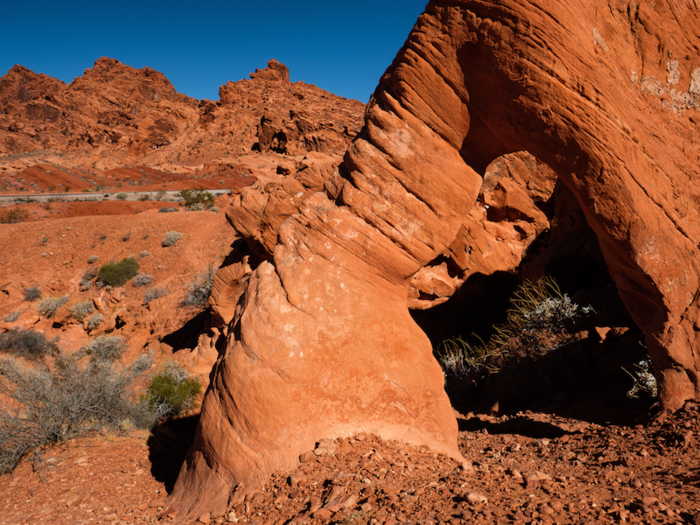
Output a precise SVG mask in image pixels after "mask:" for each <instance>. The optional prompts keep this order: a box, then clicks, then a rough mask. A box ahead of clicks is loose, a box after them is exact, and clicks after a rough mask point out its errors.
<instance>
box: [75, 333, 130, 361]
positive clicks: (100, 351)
mask: <svg viewBox="0 0 700 525" xmlns="http://www.w3.org/2000/svg"><path fill="white" fill-rule="evenodd" d="M126 348H127V344H126V341H124V338H123V337H119V336H117V335H101V336H99V337H97V338H95V340H94V341H92V342H90V343H89V344H88V345H87V346H86V347H85V348H83V349H82V351H83V353H85V354H87V355H89V356H91V357H92V359H93V360H94V361H104V362H113V361H117V360H118V359H119V358H120V357H121V356H122V354H124V351H125V350H126Z"/></svg>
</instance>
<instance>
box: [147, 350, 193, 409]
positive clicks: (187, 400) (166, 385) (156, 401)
mask: <svg viewBox="0 0 700 525" xmlns="http://www.w3.org/2000/svg"><path fill="white" fill-rule="evenodd" d="M201 391H202V383H200V381H199V379H197V378H192V377H190V374H189V373H188V372H187V370H185V369H184V368H182V367H181V366H179V365H178V364H177V363H175V362H173V361H170V362H167V363H165V364H164V365H163V367H162V368H161V370H160V372H159V373H158V374H156V375H155V376H153V379H152V380H151V385H150V386H149V387H148V391H147V392H146V395H145V396H144V397H143V398H142V402H143V403H145V404H146V406H148V408H149V409H150V410H151V411H153V412H155V414H156V416H157V417H158V419H171V418H173V417H175V416H178V415H180V414H183V413H187V412H189V411H190V410H192V409H193V408H196V407H197V403H196V399H197V396H198V395H199V393H200V392H201Z"/></svg>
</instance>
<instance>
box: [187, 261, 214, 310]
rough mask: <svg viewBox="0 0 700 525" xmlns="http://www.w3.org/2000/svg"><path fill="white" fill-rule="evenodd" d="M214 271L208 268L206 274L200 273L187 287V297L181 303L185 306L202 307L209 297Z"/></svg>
mask: <svg viewBox="0 0 700 525" xmlns="http://www.w3.org/2000/svg"><path fill="white" fill-rule="evenodd" d="M215 273H216V270H214V268H209V269H208V270H207V271H206V272H203V273H200V274H199V275H198V276H197V277H196V278H195V280H194V281H192V282H191V283H190V284H189V285H188V287H187V288H188V290H187V295H186V296H185V299H184V300H183V301H182V304H183V305H185V306H203V305H204V304H206V302H207V301H208V300H209V296H210V295H211V284H212V279H214V274H215Z"/></svg>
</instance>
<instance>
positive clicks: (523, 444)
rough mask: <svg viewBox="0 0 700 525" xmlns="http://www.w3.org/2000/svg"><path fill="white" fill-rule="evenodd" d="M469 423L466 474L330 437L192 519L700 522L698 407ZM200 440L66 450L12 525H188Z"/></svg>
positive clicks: (3, 484) (35, 477) (1, 487)
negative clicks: (182, 483)
mask: <svg viewBox="0 0 700 525" xmlns="http://www.w3.org/2000/svg"><path fill="white" fill-rule="evenodd" d="M598 416H600V417H606V416H607V414H605V412H598ZM459 421H460V428H461V429H462V430H461V431H460V436H459V444H460V450H461V451H462V453H463V455H464V457H465V458H466V459H467V462H466V464H465V465H466V466H463V465H461V464H459V463H457V462H455V461H454V460H452V459H450V458H447V457H445V456H442V455H439V454H435V453H434V452H432V451H430V450H428V449H426V448H420V447H412V446H408V445H406V444H405V443H400V442H383V441H381V440H379V439H377V438H376V437H374V436H371V435H367V434H362V433H360V434H357V435H355V436H352V437H350V438H344V439H338V440H323V441H321V442H319V443H318V444H317V445H316V446H315V447H313V448H312V449H311V450H308V451H307V452H305V453H304V454H302V455H301V458H300V460H301V461H300V464H299V466H298V467H296V468H294V469H292V470H289V471H285V472H278V473H275V474H273V476H272V477H271V478H270V480H269V481H268V482H267V483H265V484H264V485H261V486H257V487H254V488H253V490H252V491H251V492H250V493H249V494H248V495H247V496H246V497H242V498H238V497H237V496H236V494H237V493H238V492H235V493H234V494H233V496H232V499H231V503H230V505H228V506H227V508H226V509H225V510H224V511H222V512H219V513H216V512H213V513H212V512H207V513H202V514H200V515H198V516H195V517H194V518H192V519H191V520H188V521H185V522H186V523H204V524H206V523H211V524H214V523H255V524H259V525H263V524H278V523H279V524H282V523H357V524H364V523H367V524H385V523H387V524H388V523H415V524H437V523H465V522H468V523H472V522H474V523H541V524H547V523H669V524H671V523H674V524H675V523H680V524H686V523H689V524H692V523H697V520H698V519H700V504H699V503H698V502H700V484H699V483H698V476H697V472H696V470H695V467H694V466H693V465H696V464H697V462H698V461H699V460H700V458H698V447H697V440H698V436H699V435H700V419H699V415H698V407H697V405H695V404H689V405H688V406H687V407H686V408H685V409H684V410H683V411H681V412H680V413H678V414H676V415H675V416H672V417H671V418H669V419H667V420H666V421H663V422H657V423H654V424H651V425H650V426H645V425H641V424H636V423H635V421H633V420H628V421H625V422H623V421H620V422H618V423H613V424H605V423H592V422H590V421H587V420H585V419H572V418H566V417H562V416H556V415H553V414H552V413H551V412H546V411H541V412H530V411H526V412H521V413H514V414H511V415H503V416H489V415H484V414H478V415H474V414H467V415H466V416H464V417H461V418H460V420H459ZM186 426H187V425H186ZM190 426H191V425H190ZM186 435H189V434H188V433H187V432H184V433H183V427H182V426H180V427H179V428H170V429H164V430H163V431H162V432H156V437H152V438H150V439H149V441H148V442H145V441H144V439H143V437H140V436H135V435H134V436H131V437H117V438H115V439H112V438H110V439H104V438H98V439H92V440H87V439H83V440H79V441H77V442H73V443H67V444H65V445H63V446H61V447H58V448H55V449H53V450H52V451H50V452H48V453H46V454H45V456H44V460H45V464H44V465H43V467H42V469H41V470H39V471H37V472H32V469H31V465H30V464H29V463H24V464H23V465H21V466H20V467H19V469H18V470H17V472H15V474H14V475H13V476H4V477H2V478H0V491H1V492H2V494H3V496H4V498H3V499H2V501H0V524H3V525H10V524H24V523H51V524H55V525H64V524H66V525H72V524H75V523H111V524H124V525H125V524H138V523H156V522H159V523H171V522H178V521H180V519H181V517H182V516H181V515H180V513H178V512H177V511H176V510H175V509H173V508H172V507H170V506H169V504H168V501H167V499H165V498H164V497H163V495H164V494H165V492H166V487H167V486H169V484H170V483H172V479H173V478H172V476H173V475H174V473H175V472H176V470H175V471H173V467H176V466H177V461H181V460H182V458H183V457H184V452H185V450H186V446H185V447H183V446H182V445H177V444H178V443H180V442H182V441H183V436H186ZM164 436H166V437H164ZM157 440H160V441H157ZM144 444H146V445H148V446H144ZM185 444H186V443H185ZM42 479H43V482H42ZM93 479H100V480H101V481H102V482H101V483H93V482H92V480H93ZM62 480H63V481H65V480H70V484H69V485H66V484H65V483H61V481H62ZM105 481H107V482H108V483H105Z"/></svg>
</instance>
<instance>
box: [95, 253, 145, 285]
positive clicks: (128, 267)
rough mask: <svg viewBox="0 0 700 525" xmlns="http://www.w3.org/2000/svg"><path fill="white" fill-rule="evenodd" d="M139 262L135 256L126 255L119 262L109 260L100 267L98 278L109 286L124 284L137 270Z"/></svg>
mask: <svg viewBox="0 0 700 525" xmlns="http://www.w3.org/2000/svg"><path fill="white" fill-rule="evenodd" d="M139 267H140V265H139V262H138V261H137V260H136V258H135V257H126V258H125V259H122V260H121V261H119V262H110V263H107V264H104V265H103V266H101V267H100V269H99V271H98V272H97V276H98V278H99V280H100V281H101V282H102V283H104V284H106V285H109V286H124V285H125V284H126V283H127V281H129V279H131V278H133V277H135V276H136V275H137V274H138V272H139Z"/></svg>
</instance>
